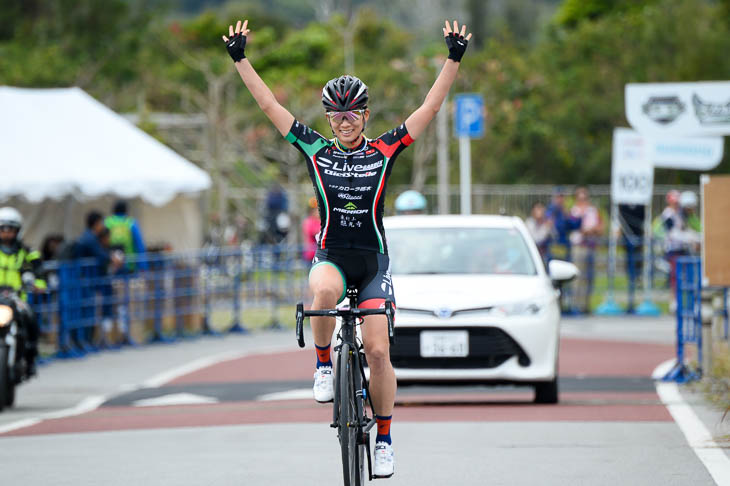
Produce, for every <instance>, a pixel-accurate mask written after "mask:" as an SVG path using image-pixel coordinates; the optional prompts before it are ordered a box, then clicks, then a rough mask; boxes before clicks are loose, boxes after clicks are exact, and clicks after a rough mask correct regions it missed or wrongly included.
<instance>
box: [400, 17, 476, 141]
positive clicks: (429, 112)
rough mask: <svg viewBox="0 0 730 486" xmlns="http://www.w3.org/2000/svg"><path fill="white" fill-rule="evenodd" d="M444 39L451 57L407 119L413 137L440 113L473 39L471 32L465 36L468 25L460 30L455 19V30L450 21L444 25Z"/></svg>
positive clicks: (407, 126) (409, 131)
mask: <svg viewBox="0 0 730 486" xmlns="http://www.w3.org/2000/svg"><path fill="white" fill-rule="evenodd" d="M443 30H444V40H445V41H446V46H447V47H448V48H449V58H448V59H446V62H445V63H444V67H443V68H441V72H440V73H439V75H438V77H437V78H436V82H434V83H433V86H431V89H430V90H429V91H428V94H427V95H426V99H425V100H423V104H422V105H421V106H420V107H418V109H417V110H416V111H414V112H413V113H412V114H411V116H409V117H408V118H407V119H406V129H407V130H408V134H409V135H410V136H411V138H412V139H414V140H415V139H416V138H418V136H419V135H421V133H423V131H424V130H425V129H426V127H427V126H428V124H429V123H431V120H433V117H434V116H436V113H438V111H439V108H441V105H442V104H443V102H444V100H445V99H446V95H447V94H448V93H449V89H451V85H452V84H453V83H454V80H455V79H456V73H457V72H458V71H459V64H460V63H461V56H463V55H464V51H466V46H467V44H468V43H469V39H471V34H469V35H467V36H466V37H464V34H466V25H462V26H461V32H459V24H458V23H457V22H456V21H454V30H453V31H452V30H451V25H450V24H449V21H448V20H447V21H446V27H444V29H443Z"/></svg>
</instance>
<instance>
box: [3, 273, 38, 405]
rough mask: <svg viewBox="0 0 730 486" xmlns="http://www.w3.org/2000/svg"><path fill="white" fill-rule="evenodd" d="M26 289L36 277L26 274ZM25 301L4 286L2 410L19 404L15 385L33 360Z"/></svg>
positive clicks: (24, 277) (23, 378)
mask: <svg viewBox="0 0 730 486" xmlns="http://www.w3.org/2000/svg"><path fill="white" fill-rule="evenodd" d="M22 280H23V288H24V289H27V288H31V287H32V284H33V281H34V280H35V277H34V276H33V274H30V273H26V274H23V276H22ZM21 305H25V303H24V302H23V301H22V300H21V299H20V296H19V295H18V292H17V291H16V290H14V289H12V288H11V287H2V288H0V411H2V410H3V408H5V407H12V406H13V403H15V387H16V386H17V385H19V384H20V383H21V382H23V381H24V380H26V379H28V367H29V363H28V362H27V360H26V355H25V346H26V342H27V339H28V338H27V335H26V334H27V329H26V326H24V325H22V324H21V322H20V320H21V319H22V317H21V314H20V312H21V310H20V308H19V307H20V306H21Z"/></svg>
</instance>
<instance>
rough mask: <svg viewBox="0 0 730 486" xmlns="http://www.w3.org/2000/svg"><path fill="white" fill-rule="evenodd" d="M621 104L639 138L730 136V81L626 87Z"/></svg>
mask: <svg viewBox="0 0 730 486" xmlns="http://www.w3.org/2000/svg"><path fill="white" fill-rule="evenodd" d="M625 101H626V118H627V119H628V121H629V123H630V124H631V126H632V127H633V128H634V129H635V130H636V131H638V132H640V133H641V134H642V135H652V136H680V137H695V136H713V135H720V136H722V135H730V81H704V82H696V83H635V84H627V85H626V90H625Z"/></svg>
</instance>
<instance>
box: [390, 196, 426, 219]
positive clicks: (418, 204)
mask: <svg viewBox="0 0 730 486" xmlns="http://www.w3.org/2000/svg"><path fill="white" fill-rule="evenodd" d="M425 211H426V198H425V197H423V194H421V193H420V192H418V191H413V190H410V191H406V192H403V193H401V194H400V195H399V196H398V197H397V198H396V199H395V212H396V214H402V213H409V212H425Z"/></svg>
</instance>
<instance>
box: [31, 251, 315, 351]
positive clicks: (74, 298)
mask: <svg viewBox="0 0 730 486" xmlns="http://www.w3.org/2000/svg"><path fill="white" fill-rule="evenodd" d="M308 270H309V262H305V261H304V260H303V259H302V258H301V250H300V249H298V248H291V247H280V246H257V247H253V248H239V247H231V248H210V249H204V250H201V251H197V252H190V253H148V254H145V255H141V256H139V257H137V258H132V259H129V260H128V261H127V262H125V264H124V266H123V267H121V268H120V269H117V270H116V271H110V270H109V269H108V268H106V267H104V266H100V265H99V264H98V262H97V261H96V260H94V259H88V260H74V261H67V262H52V264H50V265H49V266H48V268H47V271H48V273H49V291H48V292H46V293H44V294H40V295H39V294H36V295H33V296H31V297H30V303H31V305H32V306H33V309H34V311H35V313H36V315H37V316H38V319H39V323H40V326H41V333H42V335H43V337H44V343H45V344H46V346H49V345H50V346H51V347H52V352H50V353H48V352H47V353H45V354H47V355H48V354H50V355H52V356H54V357H58V358H73V357H81V356H84V355H86V354H87V353H92V352H96V351H98V350H101V349H117V348H119V347H121V346H125V345H127V346H134V345H136V344H138V343H147V342H168V341H173V340H176V339H182V338H187V337H191V336H198V335H201V334H214V335H215V334H220V333H228V332H239V333H241V332H247V330H248V327H247V325H246V322H245V319H244V316H245V315H246V314H252V313H253V314H255V315H257V317H258V318H259V320H260V319H261V316H265V318H266V319H268V323H267V325H268V326H269V327H273V328H277V327H281V322H280V321H279V313H280V311H281V309H282V308H285V307H287V306H292V307H293V306H294V305H295V303H296V302H298V301H302V300H305V301H306V300H307V299H308V298H309V297H308V286H307V273H308ZM292 312H293V310H292Z"/></svg>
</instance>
